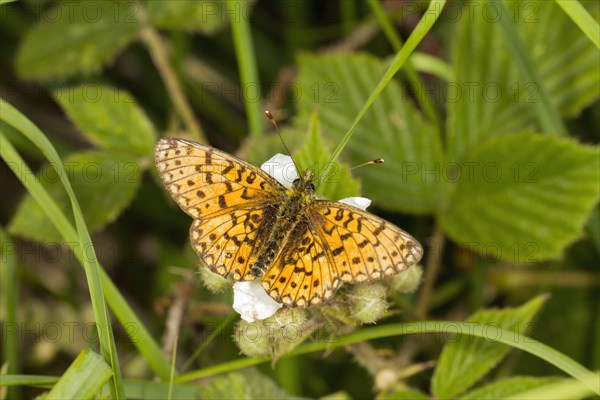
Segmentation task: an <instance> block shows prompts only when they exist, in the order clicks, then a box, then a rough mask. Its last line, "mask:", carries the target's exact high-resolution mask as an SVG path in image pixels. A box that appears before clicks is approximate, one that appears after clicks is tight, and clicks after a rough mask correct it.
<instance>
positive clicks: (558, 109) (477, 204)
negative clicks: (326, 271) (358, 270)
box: [0, 0, 600, 399]
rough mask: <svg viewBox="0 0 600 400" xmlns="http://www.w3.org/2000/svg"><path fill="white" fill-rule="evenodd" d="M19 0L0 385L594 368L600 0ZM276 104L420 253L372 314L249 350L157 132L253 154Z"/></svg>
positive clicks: (460, 378)
mask: <svg viewBox="0 0 600 400" xmlns="http://www.w3.org/2000/svg"><path fill="white" fill-rule="evenodd" d="M3 3H6V4H1V5H0V13H1V14H0V19H1V24H0V33H1V35H0V37H1V39H0V45H1V46H2V48H3V52H2V54H1V58H0V64H1V67H2V69H1V72H0V82H1V84H2V93H1V95H2V100H3V101H2V103H0V106H1V108H0V132H1V135H0V140H1V148H0V151H1V155H2V158H3V160H4V163H3V164H2V165H1V166H0V167H1V168H2V182H1V185H2V188H3V190H2V194H1V198H2V208H1V210H0V222H1V225H2V229H0V233H1V236H2V296H3V297H2V314H1V317H2V324H3V342H2V346H3V348H2V362H3V370H2V374H3V375H2V381H1V384H2V388H1V389H2V391H0V397H1V398H4V397H8V398H19V397H20V396H28V397H31V396H34V395H36V394H39V393H42V392H45V391H48V390H49V392H48V393H46V394H45V395H46V396H47V398H95V397H100V396H103V395H108V394H109V393H110V396H111V397H113V398H123V397H125V396H126V397H127V398H142V399H146V398H148V399H150V398H165V397H172V398H200V397H201V398H220V397H222V396H224V395H225V396H230V397H235V398H266V397H276V398H287V397H290V398H295V397H299V398H300V397H301V398H318V397H323V398H370V397H373V396H378V397H379V398H404V399H409V398H411V399H413V398H416V399H420V398H430V397H435V398H464V399H483V398H490V399H492V398H493V399H498V398H511V396H513V397H518V398H550V397H553V398H568V399H571V398H586V397H588V396H590V395H591V393H593V392H594V391H596V394H598V391H600V388H597V381H598V375H597V374H596V375H592V373H591V372H590V371H597V370H598V369H600V346H599V345H598V340H597V338H598V336H599V335H600V319H599V318H598V315H599V313H598V310H599V306H600V298H599V297H598V293H600V292H599V291H598V286H599V285H600V277H599V275H598V265H600V262H599V261H600V212H599V208H598V200H599V196H600V186H599V182H600V158H599V156H600V154H599V147H598V142H599V141H600V103H599V102H598V97H599V94H600V74H599V70H600V52H599V50H598V46H599V43H598V37H600V30H599V28H598V21H599V20H600V3H598V2H597V1H587V0H586V1H575V0H571V1H559V0H557V1H550V0H548V1H544V0H521V1H517V0H505V1H503V0H490V1H489V2H485V1H458V0H457V1H448V2H447V3H445V2H444V1H432V2H431V3H430V2H428V1H417V0H415V1H407V2H398V3H394V2H391V3H390V4H388V3H387V2H382V4H380V2H378V1H376V0H373V1H368V2H365V3H363V2H352V1H339V2H326V3H325V2H318V1H314V2H312V1H306V2H305V1H302V2H300V1H295V0H290V1H283V2H275V1H256V2H236V1H198V2H192V1H183V0H174V1H156V0H151V1H139V2H133V1H131V2H129V1H123V2H116V1H90V0H86V1H83V2H80V3H72V2H63V3H61V2H58V3H52V2H46V1H41V0H40V1H29V0H24V1H20V2H3ZM384 6H385V7H386V8H384ZM428 7H429V9H428ZM437 16H439V18H437V21H435V19H436V17H437ZM434 21H435V24H434ZM432 26H433V27H432ZM431 27H432V28H431ZM425 33H427V34H426V35H425ZM423 35H425V36H424V37H423ZM404 41H406V44H405V45H404ZM417 45H418V46H417ZM411 46H412V47H411ZM414 46H417V47H416V50H415V51H412V52H411V51H410V49H412V48H414ZM401 49H402V50H401ZM409 55H410V57H408V56H409ZM407 57H408V58H407ZM399 68H400V72H399V73H397V74H395V77H394V78H393V79H392V80H389V82H388V81H387V80H386V77H390V78H391V76H392V75H393V72H394V71H397V70H398V69H399ZM382 82H384V83H385V82H387V83H386V84H382ZM376 88H377V89H376ZM372 100H374V101H372ZM365 104H367V105H369V106H370V107H368V109H367V108H365ZM265 109H269V110H271V111H272V112H273V113H274V114H275V115H276V117H277V119H278V123H279V125H280V127H281V130H282V137H283V138H284V140H285V142H286V144H287V146H288V147H290V149H291V151H292V153H293V156H294V157H295V159H296V161H297V162H298V163H299V164H300V165H301V166H303V167H311V168H312V167H313V166H314V167H315V168H317V169H318V170H322V169H323V168H324V167H325V165H326V164H327V161H328V160H329V159H330V156H331V155H332V154H333V153H336V154H337V150H338V149H339V148H338V147H337V146H338V144H339V143H344V142H346V140H347V144H346V146H345V147H344V148H343V151H342V152H341V154H340V157H339V160H337V161H339V163H338V164H336V169H337V170H341V171H342V172H340V173H339V174H337V175H335V176H334V177H333V178H330V179H328V180H327V182H326V183H325V184H323V185H321V186H320V187H319V192H318V193H319V195H321V196H324V197H327V198H331V199H334V200H335V199H340V198H343V197H348V196H353V195H359V194H360V195H363V196H366V197H369V198H370V199H372V200H373V206H372V207H371V208H370V211H372V212H374V213H376V214H379V215H381V216H383V217H385V218H386V219H388V220H390V221H392V222H394V223H396V224H397V225H399V226H402V227H403V228H404V229H405V230H407V231H408V232H410V233H411V234H413V235H414V236H415V237H416V238H417V239H419V241H420V242H421V243H422V244H423V245H424V248H425V251H426V256H425V258H424V260H423V266H424V268H425V269H424V271H425V272H424V278H425V280H424V282H423V283H422V285H421V288H420V290H419V291H418V292H417V293H415V294H398V293H395V294H393V295H391V296H389V299H388V301H389V303H390V309H389V311H388V312H387V313H386V314H385V316H384V318H383V319H381V320H380V321H379V322H378V324H377V326H367V327H362V328H361V327H359V326H356V324H354V325H353V324H352V323H345V324H343V329H340V331H339V332H337V333H336V334H335V335H333V336H332V337H330V336H327V338H328V339H330V341H326V340H318V338H316V336H318V333H319V330H316V331H315V333H313V335H312V336H310V338H307V340H306V341H305V342H304V343H303V344H300V346H298V347H295V346H296V345H298V344H299V343H295V344H294V346H290V348H286V349H285V351H282V354H276V356H277V357H282V358H281V359H279V360H277V362H276V363H274V364H273V365H271V364H269V363H267V362H268V361H270V359H269V358H250V357H245V356H240V355H239V354H238V348H237V347H236V345H235V343H234V340H233V339H232V335H233V332H234V328H233V324H232V322H233V321H234V320H235V318H236V317H235V315H233V314H231V308H230V304H231V291H230V290H229V291H226V292H225V293H221V294H211V293H210V292H208V291H206V290H205V288H204V287H203V286H202V284H201V282H199V279H198V277H197V275H196V274H195V263H196V261H197V257H196V255H195V254H193V252H192V251H190V249H189V245H188V238H187V234H188V227H189V224H190V220H189V218H188V217H187V216H186V215H184V214H183V213H182V212H180V211H179V209H177V207H176V206H175V204H174V202H172V201H171V199H170V198H168V196H167V195H166V194H165V192H164V191H163V190H162V184H161V183H160V180H159V178H158V176H157V173H156V170H155V168H154V165H153V155H152V152H153V147H154V144H155V142H156V140H157V139H158V138H159V137H164V136H176V137H186V138H189V139H192V140H197V141H200V142H204V143H210V144H211V145H213V146H215V147H218V148H222V149H224V150H226V151H229V152H231V153H234V154H237V155H239V156H240V157H243V158H245V159H247V160H249V161H251V162H253V163H255V164H257V165H260V164H261V163H262V162H264V161H266V160H267V159H268V158H270V157H271V156H272V155H273V154H275V153H277V152H282V153H283V152H284V149H283V147H282V145H281V142H280V140H279V138H278V137H277V136H276V135H274V134H273V132H272V130H273V129H272V126H271V125H270V123H269V121H268V120H266V119H265V118H264V117H263V116H262V115H261V114H262V112H263V110H265ZM357 116H360V117H361V118H357ZM38 128H39V129H38ZM348 139H349V140H348ZM334 149H335V150H334ZM19 154H20V155H19ZM23 158H24V160H23ZM374 158H384V159H385V163H384V164H380V165H377V166H367V167H364V168H361V169H357V170H354V171H352V173H350V172H348V171H346V169H347V168H348V166H352V165H357V164H360V163H363V162H365V161H368V160H371V159H374ZM32 170H34V171H36V172H35V173H34V172H32ZM65 178H66V179H65ZM70 188H72V192H71V191H70V190H71V189H70ZM65 189H66V190H65ZM88 232H89V233H91V239H90V238H89V236H88V235H89V233H88ZM92 242H93V244H94V246H93V247H92V246H91V243H92ZM77 264H81V265H82V266H83V267H84V268H83V269H80V268H77ZM178 302H179V303H178ZM176 304H184V306H183V311H184V318H183V319H182V320H181V322H180V324H181V325H180V326H176V327H175V329H176V331H177V332H178V342H177V345H176V349H177V362H176V363H175V364H174V365H172V364H171V362H169V361H168V360H170V359H171V357H172V353H171V351H170V350H171V348H170V347H169V346H168V345H167V344H166V342H168V341H165V339H164V338H165V337H169V333H168V332H169V329H171V328H173V327H172V326H169V315H171V316H172V314H170V312H172V310H173V309H174V308H175V307H177V306H176ZM107 305H108V308H109V309H110V312H109V313H108V314H107ZM323 314H324V315H325V314H327V313H325V312H323ZM327 315H328V318H335V317H336V314H335V310H329V314H327ZM430 320H443V321H446V322H443V323H440V324H439V325H435V324H434V323H431V322H426V321H430ZM454 321H455V322H454ZM461 321H465V322H462V323H461ZM92 322H95V323H96V324H98V326H99V327H100V328H101V330H102V329H105V330H106V331H108V330H109V329H108V327H109V326H110V325H111V324H112V328H113V329H112V332H113V334H112V335H104V336H101V337H100V338H98V337H91V336H90V335H88V334H82V332H84V330H83V329H82V326H84V325H86V324H90V323H92ZM346 322H347V321H346ZM413 322H416V324H414V325H411V323H413ZM419 323H422V325H419ZM428 323H429V324H430V325H427V324H428ZM69 324H72V325H69ZM73 324H74V325H73ZM452 324H454V325H452ZM31 326H34V328H33V330H34V331H35V332H37V333H36V334H35V335H33V336H32V335H30V336H27V335H26V334H24V333H23V332H25V331H26V329H27V328H30V327H31ZM48 326H57V327H58V332H59V333H60V335H59V336H60V337H59V338H58V339H56V340H51V339H50V338H49V335H50V334H49V333H48V332H47V331H44V330H43V329H40V328H39V327H48ZM68 326H76V329H75V331H74V332H76V333H77V334H75V335H73V336H70V335H67V334H66V333H67V328H66V327H68ZM457 326H458V327H460V329H458V330H457V329H455V328H453V327H457ZM470 326H477V327H479V328H477V329H479V330H477V329H475V330H474V331H471V330H469V329H468V328H469V327H470ZM35 327H37V328H35ZM481 327H483V328H481ZM409 328H410V329H412V330H407V329H409ZM413 328H414V329H413ZM488 328H489V329H493V332H495V333H494V334H492V333H490V332H491V331H490V330H489V329H488ZM88 331H90V332H93V331H94V330H93V329H91V330H86V331H85V332H88ZM423 332H430V333H431V332H437V333H438V334H439V333H447V334H445V335H441V336H440V335H429V336H428V335H426V334H424V333H423ZM498 332H500V333H502V332H504V336H503V337H502V338H500V337H498V336H496V333H498ZM450 333H452V334H457V335H456V336H452V335H451V334H450ZM327 335H331V332H328V334H327ZM521 335H529V336H530V337H532V338H534V339H537V340H539V341H541V342H542V343H545V344H546V345H547V347H546V346H541V345H539V343H537V342H536V341H534V340H533V339H530V338H528V337H524V336H521ZM501 336H502V335H501ZM484 338H488V339H489V338H492V339H494V340H486V339H484ZM321 339H323V337H321ZM375 339H377V340H375ZM538 345H539V346H538ZM161 347H162V348H161ZM292 347H294V348H292ZM511 347H518V348H519V349H521V350H512V351H510V350H511ZM24 349H28V350H27V351H23V350H24ZM325 350H327V351H325ZM522 350H525V351H522ZM323 351H325V353H323ZM315 352H317V353H315ZM97 353H100V354H101V355H99V354H97ZM195 353H198V354H199V356H198V357H196V354H195ZM323 354H325V355H326V356H325V359H322V356H323ZM254 366H256V367H254ZM172 367H173V369H172ZM249 367H251V369H244V368H249ZM557 367H558V368H557ZM561 370H562V371H561ZM565 372H566V373H567V374H568V375H570V377H567V376H566V375H565ZM81 376H89V377H92V378H90V379H87V380H84V379H81ZM155 377H156V378H157V379H156V380H155V379H154V378H155ZM201 377H212V379H209V380H200V381H196V380H195V379H196V378H201ZM594 385H595V386H594ZM101 388H102V389H101ZM99 389H101V391H100V392H99ZM100 393H103V394H100ZM528 396H530V397H528ZM536 396H537V397H536Z"/></svg>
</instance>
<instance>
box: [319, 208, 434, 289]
mask: <svg viewBox="0 0 600 400" xmlns="http://www.w3.org/2000/svg"><path fill="white" fill-rule="evenodd" d="M307 213H308V216H309V218H311V220H312V221H313V223H312V226H314V227H315V229H316V230H317V234H318V236H319V237H321V239H322V241H323V242H326V243H327V246H326V250H327V253H328V255H329V257H330V259H331V260H332V261H331V263H330V265H331V267H332V268H333V276H334V282H335V281H336V278H339V279H340V280H341V281H343V282H347V283H358V282H365V281H370V280H373V279H378V278H382V277H384V276H387V275H393V274H396V273H398V272H400V271H403V270H405V269H406V268H408V267H410V266H411V265H414V264H416V263H417V262H419V260H420V259H421V257H422V255H423V249H422V247H421V245H420V244H419V242H417V241H416V240H415V239H414V238H413V237H412V236H410V235H409V234H408V233H406V232H404V231H403V230H402V229H400V228H398V227H397V226H395V225H393V224H391V223H389V222H387V221H385V220H383V219H381V218H379V217H377V216H375V215H373V214H371V213H368V212H366V211H363V210H361V209H359V208H356V207H353V206H350V205H347V204H344V203H339V202H334V201H326V200H317V201H316V202H315V203H314V204H313V205H312V206H311V207H310V209H309V211H308V212H307Z"/></svg>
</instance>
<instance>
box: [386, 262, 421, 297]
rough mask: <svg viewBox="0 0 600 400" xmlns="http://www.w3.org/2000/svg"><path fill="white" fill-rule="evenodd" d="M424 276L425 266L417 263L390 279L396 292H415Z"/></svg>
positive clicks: (391, 285)
mask: <svg viewBox="0 0 600 400" xmlns="http://www.w3.org/2000/svg"><path fill="white" fill-rule="evenodd" d="M422 277H423V267H421V266H420V265H415V266H412V267H410V268H409V269H407V270H406V271H402V272H400V273H399V274H396V275H394V276H393V277H392V279H390V280H389V282H390V287H391V288H392V290H394V291H395V292H400V293H413V292H414V291H415V290H417V288H418V287H419V285H420V284H421V279H422Z"/></svg>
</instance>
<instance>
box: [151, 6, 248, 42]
mask: <svg viewBox="0 0 600 400" xmlns="http://www.w3.org/2000/svg"><path fill="white" fill-rule="evenodd" d="M253 3H254V2H253V1H247V2H239V3H238V5H236V6H235V7H233V6H231V5H229V4H228V3H227V2H226V1H219V0H200V1H198V0H196V1H189V0H169V1H150V2H148V15H149V16H150V21H151V23H152V25H154V26H156V27H157V28H163V29H177V30H182V29H183V30H186V31H197V32H202V33H206V34H210V33H213V32H215V31H217V30H218V29H220V28H222V27H223V26H225V25H226V24H227V23H228V21H229V20H230V19H231V18H234V19H235V18H249V16H250V14H251V11H252V6H253Z"/></svg>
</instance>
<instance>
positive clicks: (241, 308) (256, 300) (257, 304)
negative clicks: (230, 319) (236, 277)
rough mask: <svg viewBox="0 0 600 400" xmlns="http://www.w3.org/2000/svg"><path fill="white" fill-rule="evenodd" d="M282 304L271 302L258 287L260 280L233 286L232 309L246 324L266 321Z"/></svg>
mask: <svg viewBox="0 0 600 400" xmlns="http://www.w3.org/2000/svg"><path fill="white" fill-rule="evenodd" d="M281 307H283V304H281V303H278V302H276V301H275V300H273V299H272V298H271V297H270V296H269V295H268V294H267V292H265V290H264V289H263V288H262V286H261V285H260V280H258V279H257V280H254V281H241V282H236V283H234V285H233V309H234V310H235V311H237V313H238V314H240V315H241V316H242V319H243V320H244V321H246V322H254V321H255V320H257V319H261V320H262V319H266V318H269V317H270V316H271V315H273V314H275V313H276V312H277V310H279V309H280V308H281Z"/></svg>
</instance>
